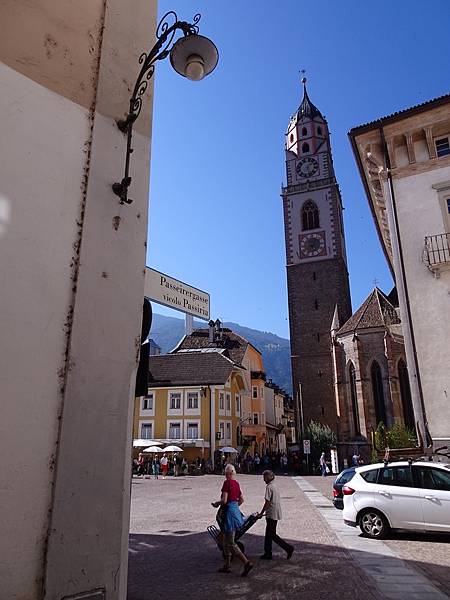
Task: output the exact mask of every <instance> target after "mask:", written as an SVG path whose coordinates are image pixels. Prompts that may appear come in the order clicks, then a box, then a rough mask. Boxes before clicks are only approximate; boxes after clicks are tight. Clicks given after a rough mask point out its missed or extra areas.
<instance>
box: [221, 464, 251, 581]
mask: <svg viewBox="0 0 450 600" xmlns="http://www.w3.org/2000/svg"><path fill="white" fill-rule="evenodd" d="M221 491H222V496H221V498H220V500H219V501H217V502H212V505H213V506H214V507H215V508H218V507H219V506H222V510H223V511H224V517H223V530H224V536H223V554H224V557H225V562H224V565H223V567H221V568H220V569H219V573H231V557H232V556H236V557H237V558H238V559H239V560H240V561H241V562H242V563H243V564H244V570H243V571H242V573H241V576H242V577H246V576H247V575H248V574H249V573H250V571H251V570H252V569H253V563H252V562H250V561H249V559H248V558H247V557H246V556H245V554H244V553H243V552H241V550H240V549H239V547H238V545H237V544H236V542H235V540H234V536H235V533H236V530H237V529H239V528H240V527H241V526H242V525H243V522H244V520H243V518H242V515H241V511H240V510H239V506H240V505H241V504H242V503H243V502H244V496H243V495H242V491H241V487H240V485H239V483H238V482H237V481H236V469H235V468H234V466H233V465H231V464H227V465H226V467H225V481H224V484H223V486H222V490H221Z"/></svg>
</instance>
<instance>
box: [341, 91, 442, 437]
mask: <svg viewBox="0 0 450 600" xmlns="http://www.w3.org/2000/svg"><path fill="white" fill-rule="evenodd" d="M381 125H382V128H383V130H382V134H383V136H384V139H385V142H386V147H385V146H384V143H383V139H382V136H381V130H380V126H381ZM349 135H350V137H351V139H352V143H353V148H354V151H355V156H356V158H357V161H358V165H359V168H360V172H361V175H362V177H363V181H364V183H365V186H366V193H367V195H368V198H369V202H370V203H371V207H372V211H373V215H374V219H375V223H376V225H377V228H378V231H379V235H380V239H381V241H382V244H383V248H384V251H385V254H386V256H387V258H388V261H389V262H390V265H391V267H392V268H393V271H394V273H395V280H396V285H397V290H398V294H399V303H400V314H401V320H402V328H403V332H404V338H405V350H406V356H407V360H408V371H409V374H410V383H411V393H412V399H413V404H414V412H415V416H416V419H417V420H418V421H419V423H420V424H421V429H422V432H423V412H422V404H421V400H420V396H421V393H420V387H421V389H422V397H423V405H424V409H425V418H426V420H427V421H428V426H429V431H430V434H431V437H432V438H433V440H434V443H435V445H436V446H441V445H443V444H445V443H447V442H449V441H450V402H449V400H448V398H449V395H450V369H449V359H448V340H449V338H450V321H449V319H448V314H449V297H450V268H449V267H450V250H449V248H448V244H449V236H447V241H446V242H444V243H446V244H447V250H444V252H443V253H442V257H443V258H444V259H446V260H444V263H445V264H443V265H442V268H439V269H437V270H435V271H434V273H433V271H432V270H429V269H428V268H427V261H426V254H425V253H424V240H425V237H427V236H436V235H440V234H445V233H449V232H450V215H449V214H448V209H447V206H446V204H444V202H445V201H446V199H447V198H450V155H443V156H438V155H437V151H436V140H438V139H442V138H447V139H448V138H449V137H450V96H448V95H447V96H443V97H442V98H438V99H436V100H433V101H430V102H428V103H424V104H423V105H419V106H418V107H413V108H411V109H408V110H406V111H402V112H401V113H397V114H396V115H392V116H390V117H385V118H383V119H381V120H380V121H377V122H376V123H372V124H368V125H366V126H361V127H358V128H355V129H354V130H352V131H351V132H350V134H349ZM385 148H386V151H385ZM386 153H387V154H386ZM386 156H388V157H389V161H390V170H389V171H388V170H387V169H386V166H387V165H386V162H385V159H386ZM405 282H406V286H405ZM408 304H409V310H408ZM414 346H415V348H414ZM415 355H416V356H417V366H418V373H416V366H415V362H416V361H415ZM419 378H420V380H419ZM420 384H421V386H420Z"/></svg>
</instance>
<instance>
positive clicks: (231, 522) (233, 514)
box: [223, 500, 244, 533]
mask: <svg viewBox="0 0 450 600" xmlns="http://www.w3.org/2000/svg"><path fill="white" fill-rule="evenodd" d="M243 524H244V519H243V517H242V513H241V511H240V510H239V504H238V503H237V501H236V500H233V501H232V502H227V509H226V511H225V518H224V522H223V529H224V531H225V532H226V533H230V532H231V531H236V530H237V529H239V528H240V527H242V525H243Z"/></svg>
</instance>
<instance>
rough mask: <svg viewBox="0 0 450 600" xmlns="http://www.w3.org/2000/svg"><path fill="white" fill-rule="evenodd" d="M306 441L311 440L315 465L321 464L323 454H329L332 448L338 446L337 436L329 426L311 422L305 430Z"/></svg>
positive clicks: (312, 459)
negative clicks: (320, 459)
mask: <svg viewBox="0 0 450 600" xmlns="http://www.w3.org/2000/svg"><path fill="white" fill-rule="evenodd" d="M305 439H309V440H311V461H312V463H313V464H318V463H319V458H320V455H321V454H322V452H325V454H328V453H329V452H330V448H331V447H332V446H334V445H336V441H337V440H336V434H335V433H334V431H332V430H331V429H330V428H329V427H328V425H322V423H316V422H315V421H310V423H309V425H308V427H307V428H306V429H305Z"/></svg>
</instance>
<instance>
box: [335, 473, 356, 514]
mask: <svg viewBox="0 0 450 600" xmlns="http://www.w3.org/2000/svg"><path fill="white" fill-rule="evenodd" d="M354 474H355V467H349V468H348V469H344V470H343V471H341V472H340V473H339V475H338V476H337V477H336V479H335V480H334V483H333V504H334V506H335V508H338V509H339V510H343V509H344V495H343V493H342V488H343V487H344V485H345V484H346V483H348V482H349V481H351V480H352V477H353V475H354Z"/></svg>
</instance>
